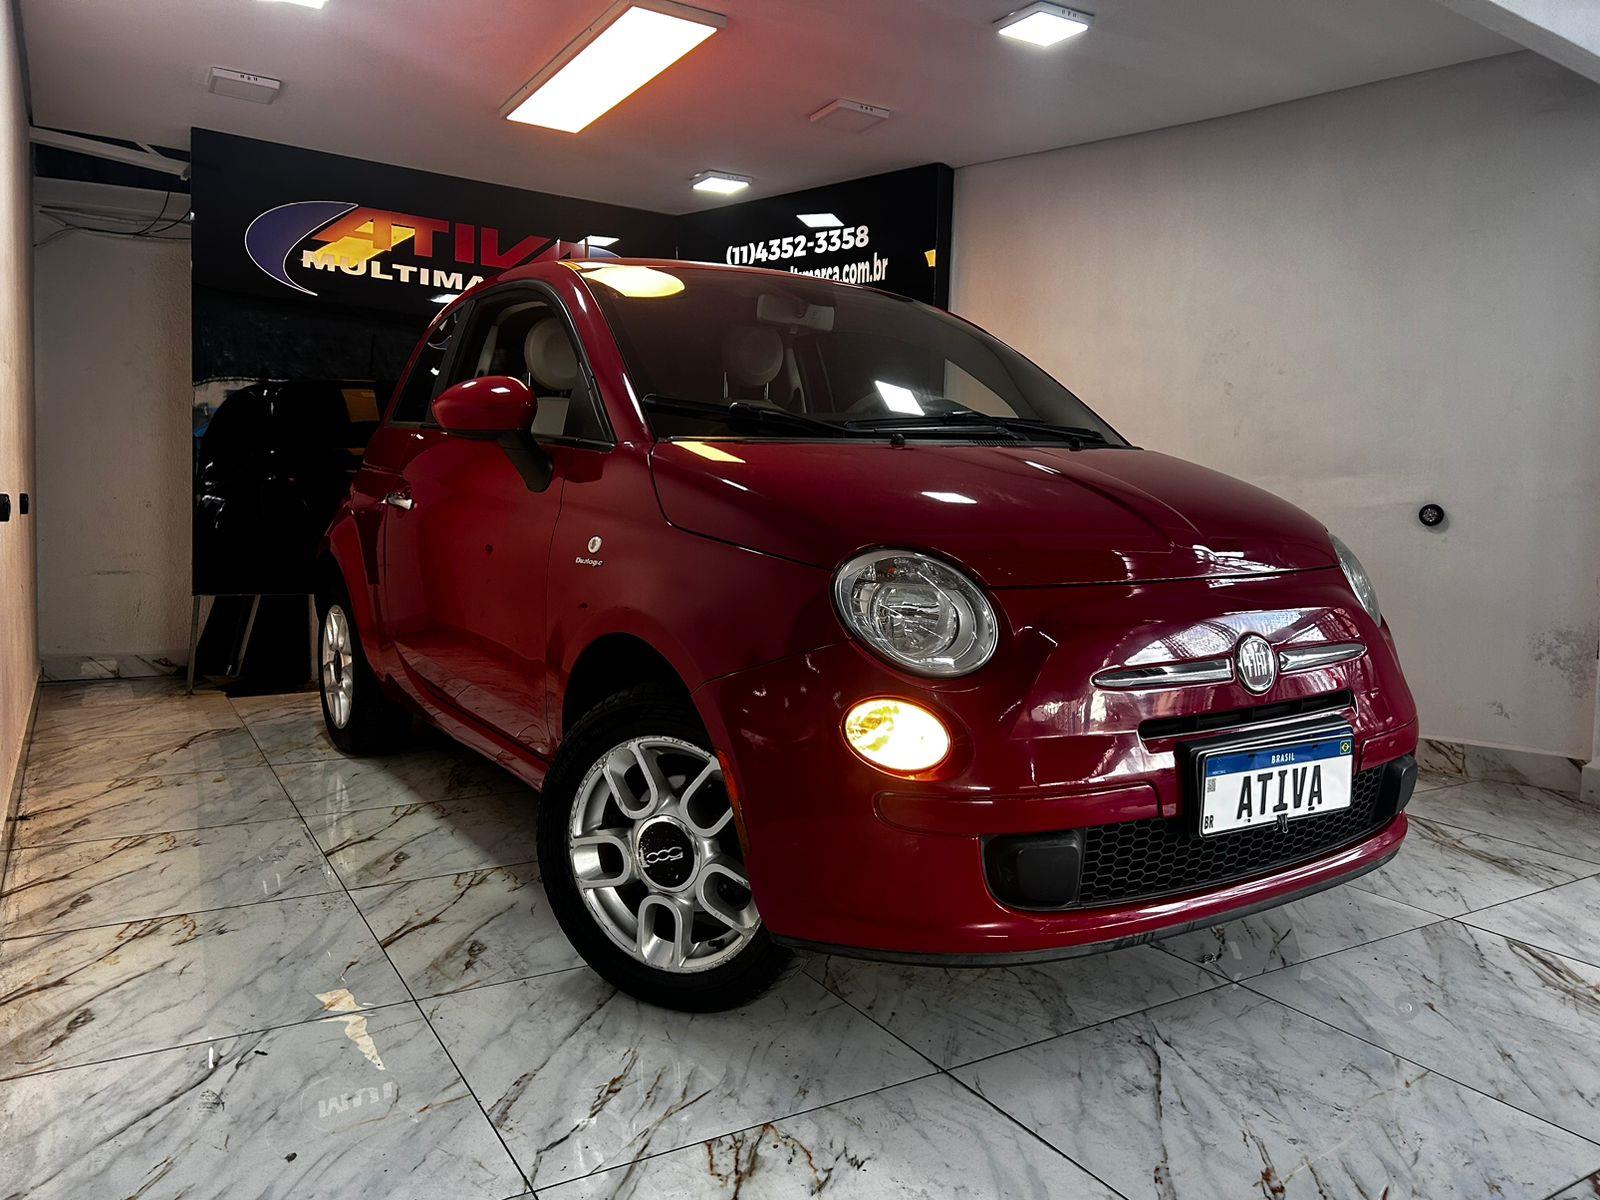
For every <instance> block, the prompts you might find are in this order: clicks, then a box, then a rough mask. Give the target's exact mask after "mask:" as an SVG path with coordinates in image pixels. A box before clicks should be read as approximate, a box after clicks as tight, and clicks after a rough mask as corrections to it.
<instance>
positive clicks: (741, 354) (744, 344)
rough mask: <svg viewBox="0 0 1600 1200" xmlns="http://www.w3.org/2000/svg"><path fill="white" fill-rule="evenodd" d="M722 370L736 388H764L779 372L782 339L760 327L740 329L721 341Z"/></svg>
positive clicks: (777, 334)
mask: <svg viewBox="0 0 1600 1200" xmlns="http://www.w3.org/2000/svg"><path fill="white" fill-rule="evenodd" d="M722 369H723V370H724V371H726V372H727V373H728V379H729V381H730V382H731V383H735V384H738V385H739V386H740V387H766V386H767V384H769V383H771V382H772V381H773V380H774V379H776V378H777V377H778V372H779V371H781V370H783V338H782V337H781V336H780V335H779V333H778V331H777V330H776V329H768V328H767V327H766V326H764V325H743V326H740V327H738V328H736V329H731V330H729V331H728V336H727V337H725V338H724V339H723V340H722Z"/></svg>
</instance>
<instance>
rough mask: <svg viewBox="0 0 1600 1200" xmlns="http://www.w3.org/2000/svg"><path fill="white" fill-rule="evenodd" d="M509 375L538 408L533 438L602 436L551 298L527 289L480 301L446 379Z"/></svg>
mask: <svg viewBox="0 0 1600 1200" xmlns="http://www.w3.org/2000/svg"><path fill="white" fill-rule="evenodd" d="M485 375H510V376H511V377H512V378H514V379H520V380H521V381H522V382H523V383H525V384H527V385H528V390H529V391H530V392H532V393H533V396H534V398H535V400H537V401H538V407H537V410H536V413H535V416H534V420H533V427H532V429H531V431H530V432H532V434H533V435H534V436H535V437H543V438H575V439H578V440H582V441H601V440H605V439H606V437H607V434H606V427H605V425H604V423H603V422H602V421H601V419H600V416H599V413H598V412H597V411H596V409H595V403H594V398H593V397H592V395H591V394H590V391H589V386H588V381H587V378H586V377H585V375H584V371H583V363H582V360H581V359H580V358H579V356H578V348H577V346H576V345H575V344H574V343H573V340H572V335H571V334H570V333H569V332H568V330H567V324H566V321H564V320H563V319H562V317H561V314H560V313H559V312H558V311H557V310H556V308H555V305H554V303H553V302H552V301H550V300H547V299H545V298H543V297H541V296H539V295H537V294H534V293H530V292H528V291H519V292H513V293H511V294H510V295H503V296H498V297H490V298H488V299H485V300H482V301H479V303H478V305H477V307H476V309H475V310H474V312H473V317H472V321H471V323H470V324H469V326H468V328H467V331H466V333H465V335H464V337H463V340H462V343H461V351H460V353H459V354H457V355H456V358H455V362H454V363H453V365H452V366H451V368H450V376H451V378H450V382H451V383H457V382H459V381H461V380H463V379H481V378H482V377H483V376H485Z"/></svg>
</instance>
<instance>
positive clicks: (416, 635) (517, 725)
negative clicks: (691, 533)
mask: <svg viewBox="0 0 1600 1200" xmlns="http://www.w3.org/2000/svg"><path fill="white" fill-rule="evenodd" d="M552 322H553V324H552ZM563 339H565V340H564V341H563ZM530 353H533V354H535V356H536V357H539V358H540V361H539V362H538V363H536V364H535V365H534V367H533V368H532V369H530V365H529V363H528V361H527V359H528V355H529V354H530ZM552 358H553V359H554V360H556V365H557V367H561V368H570V369H567V370H565V371H564V372H563V371H553V370H552V369H551V367H550V361H549V360H551V359H552ZM483 375H516V376H518V377H520V378H522V379H523V380H524V381H525V382H529V383H530V387H531V389H532V390H533V393H534V395H535V398H536V399H537V400H538V401H539V412H538V415H537V416H536V418H535V421H534V429H533V430H532V431H530V432H532V433H534V434H535V435H536V436H537V437H538V438H539V439H540V440H544V441H549V442H551V443H552V444H554V443H560V442H563V441H566V440H569V433H570V431H571V430H573V429H582V430H584V431H585V432H590V430H589V427H588V426H587V423H586V419H585V418H583V417H581V416H580V415H579V413H578V412H576V411H575V410H578V409H580V408H582V407H584V406H588V405H592V400H591V399H590V398H591V397H592V395H593V388H592V385H591V384H590V383H589V379H588V375H587V371H586V370H585V369H584V368H583V366H582V360H581V355H580V354H579V353H578V351H577V348H576V343H575V342H574V341H573V340H572V334H571V331H570V325H569V324H568V322H567V321H566V319H565V315H564V314H563V313H562V312H561V310H560V308H559V306H558V304H557V302H556V301H555V299H554V298H553V297H552V296H551V295H550V294H549V293H547V292H545V291H544V290H543V289H539V288H534V287H531V286H529V285H508V286H507V287H506V288H503V289H496V290H494V291H491V292H488V293H486V294H485V295H484V296H483V297H481V298H479V299H478V300H477V301H475V302H474V303H473V305H472V308H471V311H470V312H469V313H468V314H467V316H466V318H465V321H464V324H463V326H462V329H461V331H460V333H459V334H458V335H457V338H456V341H455V344H454V345H453V346H452V348H451V351H450V355H449V363H448V366H447V367H446V369H445V370H444V372H442V374H441V376H440V380H439V384H438V389H436V391H437V390H442V388H443V387H446V386H448V385H449V384H451V383H454V382H457V381H459V380H462V379H470V378H474V377H476V376H483ZM559 384H567V385H569V386H567V387H560V386H557V385H559ZM551 457H552V461H553V467H552V470H551V471H550V472H549V475H548V479H547V481H544V480H541V479H539V478H538V477H537V476H535V477H534V478H533V481H532V482H530V481H529V480H528V479H525V478H524V474H523V472H522V470H520V469H519V467H518V464H517V463H516V462H515V461H514V460H513V457H512V455H511V454H508V453H507V451H506V449H505V448H503V447H502V446H501V445H499V444H498V443H496V442H492V441H483V440H478V439H473V438H462V437H455V436H452V435H450V434H447V433H445V432H444V431H443V430H441V429H440V428H439V427H438V426H437V425H436V424H434V423H433V422H432V421H431V419H429V420H425V421H424V422H423V423H422V424H420V425H419V426H418V427H417V428H416V429H415V430H414V431H413V432H412V434H411V436H410V438H409V439H408V446H407V451H406V453H405V455H404V462H403V464H402V465H401V466H400V468H399V471H398V478H397V480H396V487H395V490H394V492H393V493H391V494H390V495H389V497H388V499H387V504H386V508H387V512H386V516H385V518H384V551H383V553H384V571H383V577H384V598H385V608H386V613H387V620H386V623H387V626H388V630H389V633H390V637H391V639H392V641H393V643H394V646H395V651H396V653H397V655H398V657H399V659H400V661H401V663H402V664H403V665H404V669H405V671H406V673H407V675H408V676H409V678H410V680H411V681H412V683H413V685H414V686H417V687H420V688H422V689H424V690H426V691H428V692H431V693H432V696H433V699H434V700H435V701H436V702H443V703H446V704H449V705H453V706H455V707H457V708H459V709H461V710H463V711H465V712H466V713H467V714H468V715H470V716H472V717H474V718H476V719H477V720H478V721H480V722H482V723H484V724H487V725H490V726H493V727H494V728H495V729H497V730H499V731H500V732H501V733H503V734H505V735H506V736H508V737H510V738H512V739H514V740H515V741H517V742H519V743H521V744H522V745H524V746H526V747H528V748H529V749H531V750H533V751H534V752H535V753H538V754H540V755H546V754H548V752H549V746H548V727H547V724H546V719H545V670H546V581H547V573H548V566H549V553H550V542H551V537H552V535H553V533H554V530H555V525H556V518H557V515H558V513H559V511H560V506H561V494H562V485H563V474H564V472H565V469H566V464H568V463H570V461H571V460H570V457H569V456H568V455H565V454H556V455H553V456H551ZM541 482H542V483H543V486H540V484H541Z"/></svg>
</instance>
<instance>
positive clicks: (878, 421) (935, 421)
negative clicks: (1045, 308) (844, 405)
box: [848, 408, 1113, 446]
mask: <svg viewBox="0 0 1600 1200" xmlns="http://www.w3.org/2000/svg"><path fill="white" fill-rule="evenodd" d="M848 424H849V425H850V426H851V427H852V428H857V429H947V428H951V427H968V426H973V425H987V426H989V427H990V428H993V429H1002V430H1005V431H1006V432H1007V433H1014V434H1017V435H1018V437H1019V438H1022V437H1025V436H1026V435H1029V434H1042V435H1044V436H1046V437H1054V438H1059V439H1061V440H1062V441H1069V442H1073V443H1075V444H1076V445H1084V444H1087V445H1093V446H1110V445H1112V444H1113V443H1112V441H1111V439H1110V438H1108V437H1106V435H1105V434H1103V433H1101V432H1100V431H1099V430H1098V429H1090V428H1088V427H1087V426H1084V425H1054V424H1052V423H1051V422H1049V421H1037V420H1034V419H1033V418H1031V417H998V416H993V415H991V414H989V413H982V412H978V411H977V410H976V409H971V408H961V409H957V410H956V411H954V412H948V413H930V414H928V415H927V416H925V417H910V416H903V417H875V418H870V419H867V420H858V421H850V422H848Z"/></svg>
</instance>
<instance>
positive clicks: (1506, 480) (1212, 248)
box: [953, 54, 1600, 758]
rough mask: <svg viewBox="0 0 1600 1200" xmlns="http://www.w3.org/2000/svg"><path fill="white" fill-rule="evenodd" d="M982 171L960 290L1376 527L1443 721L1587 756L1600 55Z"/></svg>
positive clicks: (1335, 513) (1348, 536)
mask: <svg viewBox="0 0 1600 1200" xmlns="http://www.w3.org/2000/svg"><path fill="white" fill-rule="evenodd" d="M955 199H956V221H955V237H954V244H955V255H954V279H953V285H954V290H953V304H954V307H955V309H956V311H958V312H960V313H962V314H963V315H964V316H967V317H970V318H971V319H973V320H975V321H977V322H978V323H980V324H982V325H985V326H987V327H988V328H990V329H992V330H993V331H995V332H996V333H997V334H998V335H999V336H1001V337H1003V338H1005V339H1006V340H1008V341H1010V342H1012V343H1013V344H1015V345H1016V346H1017V347H1018V348H1019V349H1021V350H1023V351H1024V352H1026V353H1028V354H1030V355H1031V356H1033V357H1034V358H1036V359H1037V360H1038V361H1039V362H1040V363H1041V364H1042V365H1043V366H1045V367H1046V368H1047V369H1049V370H1050V371H1051V372H1052V373H1054V374H1056V375H1057V376H1058V377H1059V378H1061V379H1062V380H1063V381H1065V382H1066V383H1067V384H1068V385H1069V386H1071V387H1072V388H1073V389H1074V390H1075V391H1077V392H1078V393H1079V394H1080V395H1081V396H1082V397H1083V398H1084V399H1085V400H1086V401H1087V402H1088V403H1089V404H1090V405H1092V406H1093V407H1095V408H1096V409H1098V410H1099V411H1100V412H1101V413H1103V414H1104V415H1105V416H1106V417H1107V418H1108V419H1109V420H1111V421H1112V422H1113V423H1114V424H1115V425H1116V426H1117V427H1118V428H1119V429H1121V430H1122V431H1123V432H1124V433H1125V434H1127V435H1128V436H1130V437H1131V438H1133V440H1134V441H1136V442H1138V443H1141V444H1145V445H1149V446H1151V447H1154V448H1159V449H1162V450H1167V451H1170V452H1172V453H1175V454H1178V455H1180V456H1183V457H1186V458H1190V459H1193V460H1195V461H1197V462H1201V463H1204V464H1206V465H1208V466H1212V467H1216V468H1218V469H1220V470H1223V471H1226V472H1230V473H1232V474H1235V475H1239V476H1241V477H1243V478H1246V479H1249V480H1251V481H1252V482H1255V483H1258V484H1260V485H1262V486H1264V487H1266V488H1267V489H1269V490H1271V491H1274V492H1277V493H1278V494H1280V495H1282V496H1285V497H1287V498H1288V499H1290V500H1292V501H1294V502H1296V503H1298V504H1300V505H1302V506H1303V507H1305V508H1306V509H1307V510H1309V511H1310V512H1311V513H1313V514H1315V515H1316V516H1317V517H1319V518H1320V519H1322V520H1323V521H1324V522H1326V523H1327V525H1328V526H1329V527H1330V528H1331V529H1333V530H1334V531H1335V532H1336V533H1338V534H1339V535H1340V536H1342V537H1343V538H1344V539H1345V540H1346V541H1347V542H1349V543H1350V545H1351V546H1352V547H1353V548H1354V549H1355V551H1356V553H1357V554H1359V555H1360V556H1361V557H1362V559H1363V560H1364V561H1365V563H1366V565H1367V567H1368V569H1369V570H1370V571H1371V572H1372V574H1373V575H1374V576H1375V577H1376V581H1377V586H1378V592H1379V596H1380V598H1381V600H1382V602H1383V605H1384V608H1385V610H1386V613H1387V615H1388V617H1389V620H1390V623H1391V624H1392V626H1393V628H1394V632H1395V637H1396V639H1397V641H1398V643H1399V646H1400V652H1401V657H1402V660H1403V662H1404V663H1405V666H1406V669H1407V673H1408V675H1409V677H1410V679H1411V683H1412V687H1413V690H1414V691H1415V692H1416V695H1417V699H1418V702H1419V705H1420V707H1421V711H1422V724H1423V730H1424V732H1425V733H1426V734H1427V735H1428V736H1430V737H1437V738H1444V739H1450V740H1460V741H1468V742H1476V743H1479V744H1484V745H1493V746H1506V747H1515V748H1526V749H1534V750H1542V751H1547V752H1553V753H1560V754H1565V755H1568V756H1573V757H1579V758H1587V757H1589V755H1590V751H1591V743H1592V739H1593V733H1594V724H1595V707H1594V706H1595V699H1594V692H1595V674H1596V661H1595V656H1596V643H1597V641H1600V598H1597V587H1600V87H1597V86H1596V85H1594V84H1591V83H1589V82H1587V81H1585V80H1582V79H1580V78H1579V77H1578V76H1576V75H1572V74H1570V73H1568V72H1567V71H1566V70H1565V69H1563V68H1561V67H1557V66H1555V65H1553V64H1551V63H1549V62H1548V61H1546V60H1544V59H1541V58H1538V57H1536V56H1534V55H1532V54H1516V55H1510V56H1506V57H1503V58H1495V59H1488V60H1484V61H1481V62H1476V63H1470V64H1466V65H1463V66H1457V67H1451V68H1447V69H1444V70H1441V71H1433V72H1428V73H1426V74H1422V75H1414V76H1410V77H1407V78H1404V79H1398V80H1390V81H1387V82H1384V83H1378V84H1373V85H1370V86H1367V87H1363V88H1357V89H1353V90H1351V91H1346V92H1340V93H1335V94H1331V95H1327V96H1321V97H1315V98H1312V99H1308V100H1301V101H1296V102H1294V103H1291V104H1284V105H1280V106H1277V107H1274V108H1270V109H1262V110H1259V111H1256V112H1252V113H1245V114H1242V115H1239V116H1234V117H1226V118H1222V119H1219V120H1215V121H1208V122H1204V123H1201V124H1196V125H1189V126H1185V127H1181V128H1176V129H1170V130H1164V131H1160V132H1155V133H1148V134H1141V135H1138V136H1135V137H1129V138H1123V139H1118V140H1115V141H1109V142H1101V143H1098V144H1095V145H1089V146H1082V147H1076V148H1072V149H1068V150H1060V151H1054V152H1051V153H1048V154H1040V155H1032V156H1029V157H1025V158H1017V159H1011V160H1008V161H1004V162H997V163H990V164H985V165H982V166H975V167H969V168H966V169H964V170H961V171H959V172H957V175H956V192H955ZM1430 500H1433V501H1438V502H1439V503H1441V504H1443V505H1444V506H1445V508H1446V509H1447V510H1448V512H1449V514H1450V524H1449V526H1448V528H1447V529H1446V530H1444V531H1443V532H1429V531H1428V530H1425V529H1424V528H1423V527H1422V526H1421V525H1420V524H1418V522H1417V520H1416V517H1415V513H1416V510H1417V508H1418V507H1419V506H1420V505H1421V504H1422V503H1423V502H1424V501H1430Z"/></svg>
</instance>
